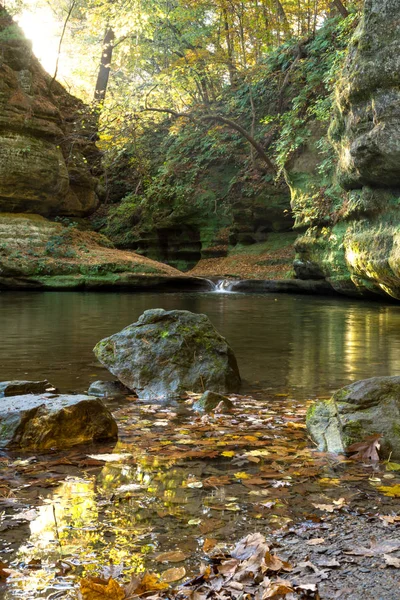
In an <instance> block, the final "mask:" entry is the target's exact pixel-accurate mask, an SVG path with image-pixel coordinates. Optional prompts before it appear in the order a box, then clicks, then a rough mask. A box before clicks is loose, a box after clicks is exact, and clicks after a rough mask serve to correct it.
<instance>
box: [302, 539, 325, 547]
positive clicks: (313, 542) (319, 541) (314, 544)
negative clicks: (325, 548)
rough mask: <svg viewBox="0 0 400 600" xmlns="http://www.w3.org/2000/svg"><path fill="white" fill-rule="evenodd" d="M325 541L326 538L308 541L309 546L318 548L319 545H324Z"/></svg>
mask: <svg viewBox="0 0 400 600" xmlns="http://www.w3.org/2000/svg"><path fill="white" fill-rule="evenodd" d="M324 541H325V539H324V538H313V539H312V540H307V542H306V544H307V546H318V545H319V544H323V543H324Z"/></svg>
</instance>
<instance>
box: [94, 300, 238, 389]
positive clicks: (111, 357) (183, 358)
mask: <svg viewBox="0 0 400 600" xmlns="http://www.w3.org/2000/svg"><path fill="white" fill-rule="evenodd" d="M94 353H95V355H96V357H97V358H98V360H99V361H100V362H101V363H102V364H103V365H105V366H106V367H107V369H108V370H109V371H111V373H113V375H116V376H117V377H118V379H119V380H120V381H121V382H122V383H123V384H124V385H126V386H127V387H128V388H129V389H130V390H132V391H134V392H136V394H137V395H138V396H139V398H145V399H162V398H169V397H177V396H179V395H180V394H182V393H184V392H186V391H192V392H202V391H203V390H204V389H209V390H212V391H215V392H220V393H226V392H234V391H237V390H238V389H239V387H240V375H239V370H238V366H237V363H236V358H235V356H234V354H233V352H232V350H231V348H230V347H229V345H228V343H227V342H226V340H225V338H223V337H222V336H221V335H220V334H219V333H218V332H217V331H216V330H215V329H214V327H213V325H212V324H211V322H210V320H209V318H208V317H207V316H206V315H201V314H193V313H191V312H189V311H186V310H171V311H165V310H163V309H161V308H158V309H155V310H146V311H145V312H144V313H143V315H142V316H141V317H140V318H139V320H138V321H137V322H136V323H133V324H132V325H129V326H128V327H126V328H125V329H123V330H122V331H120V332H119V333H116V334H114V335H112V336H111V337H108V338H105V339H104V340H101V341H100V342H99V343H98V344H97V345H96V347H95V348H94Z"/></svg>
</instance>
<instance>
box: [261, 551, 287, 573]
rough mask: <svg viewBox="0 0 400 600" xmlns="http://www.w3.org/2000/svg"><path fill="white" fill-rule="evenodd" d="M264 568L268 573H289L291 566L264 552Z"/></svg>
mask: <svg viewBox="0 0 400 600" xmlns="http://www.w3.org/2000/svg"><path fill="white" fill-rule="evenodd" d="M264 562H265V566H266V567H267V569H268V570H269V571H291V570H292V565H291V564H289V563H288V562H286V561H284V560H282V559H280V558H279V556H277V555H276V554H272V553H271V552H266V553H265V556H264Z"/></svg>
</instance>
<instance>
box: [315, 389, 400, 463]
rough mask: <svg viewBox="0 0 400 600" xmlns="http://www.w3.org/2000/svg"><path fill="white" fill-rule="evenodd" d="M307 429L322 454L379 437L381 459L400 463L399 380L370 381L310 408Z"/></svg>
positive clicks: (344, 390) (341, 390) (338, 392)
mask: <svg viewBox="0 0 400 600" xmlns="http://www.w3.org/2000/svg"><path fill="white" fill-rule="evenodd" d="M307 428H308V431H309V433H310V435H311V437H312V438H313V440H314V441H315V442H316V443H317V445H318V449H319V450H321V451H327V452H335V453H341V452H344V451H345V450H346V448H347V447H348V446H350V445H351V444H353V443H356V442H361V441H363V440H364V439H365V438H366V437H368V436H371V435H373V434H376V433H379V434H381V435H382V440H381V452H380V454H381V457H382V458H387V457H388V456H389V455H391V456H392V457H393V458H395V459H397V460H398V459H400V377H372V378H371V379H363V380H361V381H356V382H355V383H352V384H351V385H348V386H346V387H344V388H342V389H340V390H339V391H337V392H336V393H335V394H334V395H333V396H332V398H330V399H329V400H322V401H319V402H317V403H315V404H313V405H312V406H311V407H310V408H309V410H308V412H307Z"/></svg>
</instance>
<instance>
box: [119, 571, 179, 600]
mask: <svg viewBox="0 0 400 600" xmlns="http://www.w3.org/2000/svg"><path fill="white" fill-rule="evenodd" d="M168 587H169V585H168V584H167V583H164V582H162V581H160V578H159V576H158V575H156V574H155V573H148V572H146V573H145V574H144V575H143V577H142V580H141V582H140V584H139V587H138V588H136V590H135V595H136V596H140V595H141V594H144V593H145V592H152V591H154V590H166V589H167V588H168ZM115 600H117V599H115ZM118 600H119V599H118Z"/></svg>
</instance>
